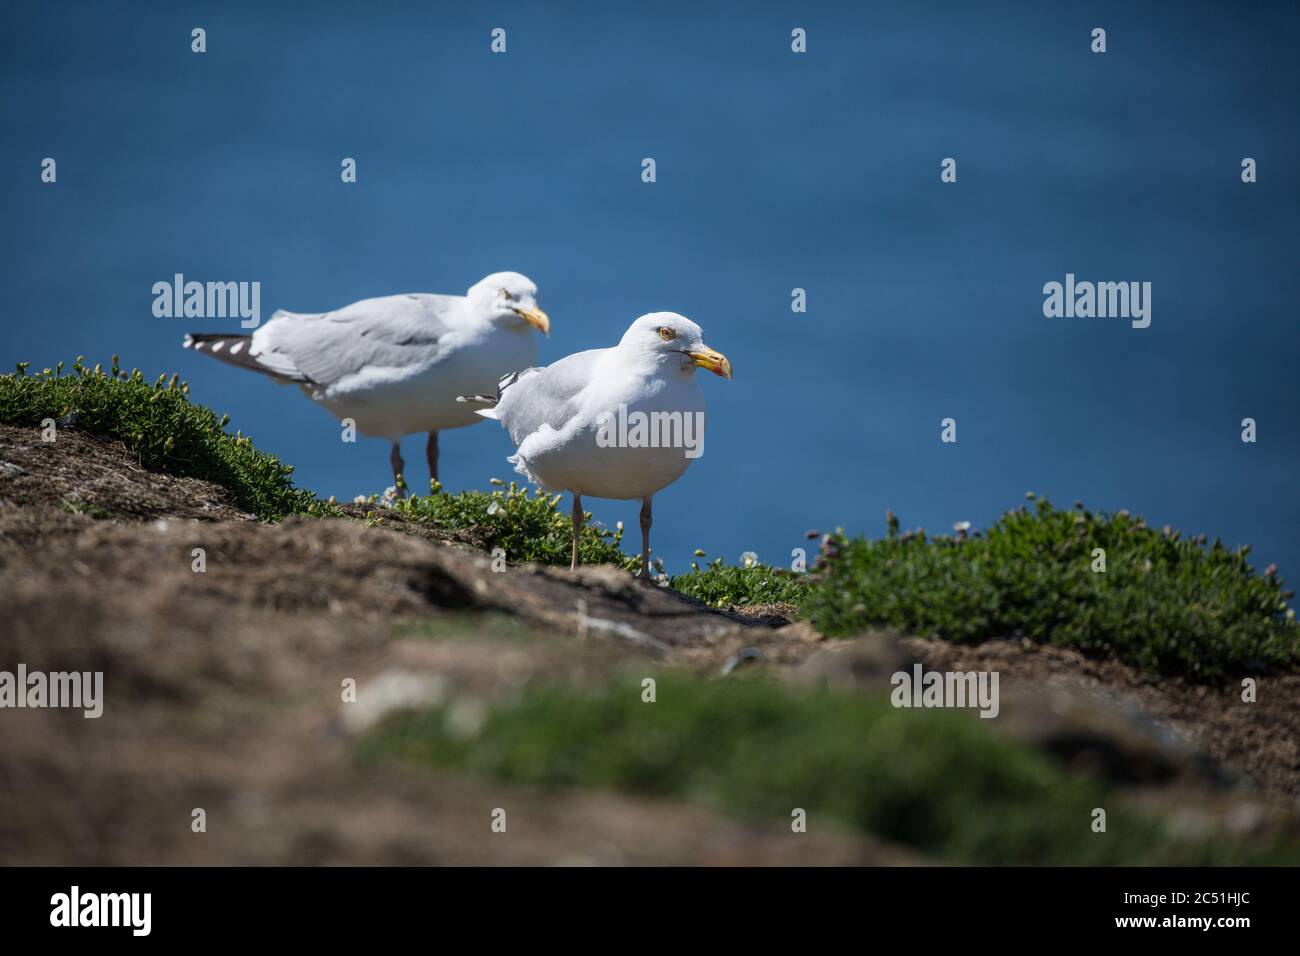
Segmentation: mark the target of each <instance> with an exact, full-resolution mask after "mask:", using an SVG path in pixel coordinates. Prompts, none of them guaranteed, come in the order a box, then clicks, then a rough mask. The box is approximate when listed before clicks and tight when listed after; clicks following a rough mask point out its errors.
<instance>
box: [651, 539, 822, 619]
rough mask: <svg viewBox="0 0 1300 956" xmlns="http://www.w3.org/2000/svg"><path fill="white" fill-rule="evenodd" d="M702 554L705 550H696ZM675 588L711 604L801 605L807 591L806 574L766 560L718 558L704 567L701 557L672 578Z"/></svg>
mask: <svg viewBox="0 0 1300 956" xmlns="http://www.w3.org/2000/svg"><path fill="white" fill-rule="evenodd" d="M696 556H697V557H703V556H704V553H703V552H702V551H696ZM671 584H672V586H673V588H675V589H676V590H678V591H680V592H681V593H682V594H689V595H690V596H691V597H693V598H695V599H697V600H699V601H703V602H704V603H705V604H707V605H709V606H710V607H727V606H729V605H736V606H739V607H745V606H749V605H753V604H794V605H798V604H799V603H800V602H801V601H802V600H803V598H804V595H805V594H806V593H807V591H808V587H809V580H808V577H807V575H805V574H801V573H798V572H795V571H787V570H785V569H784V568H773V567H769V566H768V565H766V564H758V563H752V564H740V565H735V564H726V563H724V562H723V560H722V558H715V559H714V560H713V561H711V562H710V563H709V564H706V565H705V566H704V567H700V564H699V562H698V561H694V562H692V563H691V570H690V571H688V572H686V573H685V574H679V575H677V576H676V577H674V578H673V579H672V582H671Z"/></svg>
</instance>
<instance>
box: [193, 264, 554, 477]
mask: <svg viewBox="0 0 1300 956" xmlns="http://www.w3.org/2000/svg"><path fill="white" fill-rule="evenodd" d="M530 327H531V328H533V329H537V330H538V331H539V332H541V333H542V334H544V335H549V334H550V332H551V322H550V319H548V318H547V316H546V313H545V312H543V311H542V310H541V309H539V308H538V307H537V286H535V285H534V284H533V283H532V281H531V280H529V279H528V278H526V277H525V276H521V275H520V274H519V273H518V272H495V273H493V274H492V275H490V276H488V277H487V278H486V279H483V280H482V281H480V282H478V283H477V284H476V285H474V286H471V287H470V290H469V292H468V293H466V294H465V295H463V296H462V295H432V294H428V293H418V294H415V293H412V294H407V295H389V296H384V297H382V298H378V299H362V300H361V301H360V302H353V303H352V304H351V305H345V306H344V307H343V308H341V309H337V310H335V311H333V312H320V313H313V314H307V313H297V312H285V311H284V310H283V309H281V310H279V311H277V312H276V313H275V314H274V315H272V316H271V318H270V320H269V321H268V322H267V323H266V324H265V325H264V326H262V327H261V328H260V329H258V330H257V331H256V332H254V333H253V334H252V335H225V334H221V333H199V332H195V333H192V334H190V335H187V336H186V337H185V347H186V348H193V349H194V350H195V351H196V352H207V353H208V354H210V355H211V356H212V357H213V358H216V359H220V360H221V361H223V362H229V363H230V364H231V365H240V366H243V367H244V368H249V369H252V370H253V371H255V372H261V373H262V374H263V375H268V376H270V377H271V378H273V379H275V380H276V381H278V382H281V383H285V384H295V385H298V386H300V387H301V388H302V390H303V392H305V393H306V394H307V397H309V398H310V399H311V400H312V401H314V402H316V403H317V404H319V405H323V406H324V407H325V408H327V409H329V411H330V412H332V413H333V414H334V416H335V417H337V418H339V419H340V420H342V419H345V418H350V419H352V420H353V421H354V422H355V423H356V427H357V430H358V431H360V432H361V433H362V434H363V435H374V436H378V437H381V438H387V439H388V440H389V441H390V442H392V443H393V452H392V455H391V456H390V457H389V461H390V462H391V463H392V466H393V479H394V480H395V481H396V480H397V477H398V476H399V475H401V474H402V470H403V468H404V467H405V463H404V462H403V461H402V448H401V441H402V436H403V435H408V434H410V433H411V432H422V431H427V432H428V433H429V444H428V451H427V455H428V460H429V477H430V478H431V479H433V480H435V481H436V480H437V478H438V432H440V431H443V430H445V429H448V428H461V427H463V426H465V425H473V424H474V423H475V422H477V421H478V419H477V418H476V417H475V415H474V412H473V409H469V408H466V407H465V406H464V405H463V404H458V403H457V401H456V398H457V396H460V395H465V394H467V393H469V392H473V391H474V390H476V389H477V390H483V389H487V388H491V387H492V385H493V384H494V383H496V382H497V381H498V380H499V379H500V377H501V376H502V375H504V374H505V373H507V372H509V371H511V370H512V369H518V368H522V367H524V366H526V365H529V364H531V363H533V362H536V361H537V340H536V339H535V338H533V336H532V334H531V330H530ZM398 491H399V494H400V492H401V483H400V482H398Z"/></svg>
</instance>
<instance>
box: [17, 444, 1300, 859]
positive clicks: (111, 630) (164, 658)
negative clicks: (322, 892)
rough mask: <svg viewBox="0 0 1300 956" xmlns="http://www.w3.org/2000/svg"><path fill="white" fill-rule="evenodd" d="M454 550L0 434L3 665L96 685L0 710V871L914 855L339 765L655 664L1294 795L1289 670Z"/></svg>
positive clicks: (475, 782)
mask: <svg viewBox="0 0 1300 956" xmlns="http://www.w3.org/2000/svg"><path fill="white" fill-rule="evenodd" d="M474 544H475V542H474V540H473V533H472V532H469V533H460V534H456V535H452V534H446V533H439V532H437V531H436V530H434V531H430V529H427V528H425V527H423V526H417V525H411V524H410V523H407V522H388V521H386V522H385V523H384V526H380V527H373V526H368V525H367V523H366V522H364V521H362V520H351V519H329V520H315V519H291V520H288V521H285V522H283V523H281V524H277V525H271V524H264V523H260V522H258V521H256V520H254V519H253V518H252V517H251V516H249V515H247V514H245V513H243V512H242V511H241V510H240V509H238V508H237V507H235V506H234V505H233V503H232V502H231V500H230V497H229V495H228V494H227V493H226V492H225V491H224V490H222V489H221V488H219V487H217V486H214V485H211V484H208V483H206V482H201V481H196V480H192V479H179V478H174V477H171V476H168V475H162V474H158V473H156V472H151V471H147V470H145V469H143V468H141V467H140V466H139V464H138V463H137V462H135V461H133V460H132V458H131V456H130V455H129V454H127V453H126V452H125V450H124V449H123V448H122V447H121V446H119V445H116V444H113V443H110V442H105V441H101V440H99V439H96V438H93V437H91V436H88V435H85V434H83V433H80V432H78V431H76V429H74V428H66V429H62V430H60V432H59V437H58V440H57V442H54V443H51V444H45V443H42V442H41V441H40V436H39V432H38V431H37V430H35V429H20V428H13V427H9V426H3V425H0V670H13V669H14V668H15V667H16V665H17V664H18V663H19V662H23V663H25V664H26V665H27V667H28V668H29V669H30V670H45V671H55V670H77V671H94V670H100V671H103V672H104V673H105V697H106V703H105V710H104V715H103V717H101V718H99V719H98V720H87V719H83V718H82V716H81V714H80V712H69V711H56V710H25V709H24V710H5V711H3V712H0V723H2V724H3V732H0V806H3V807H4V808H5V812H4V813H3V814H0V863H8V864H17V863H26V864H55V863H85V864H146V863H150V864H195V863H256V864H290V863H308V864H316V863H371V864H381V863H382V864H405V863H412V864H427V863H461V864H483V863H490V864H519V863H526V864H539V863H594V864H609V863H614V864H620V863H624V864H637V863H641V864H661V863H665V864H666V863H673V864H863V863H866V864H914V863H918V862H925V861H923V860H921V859H920V858H918V857H917V856H916V855H915V854H913V853H911V852H909V851H907V850H904V849H901V848H898V847H893V846H888V845H884V844H881V843H878V842H874V841H872V840H870V839H868V838H866V837H864V836H863V835H861V834H860V833H857V832H855V831H847V830H846V831H842V832H836V831H831V830H825V829H819V831H818V832H816V833H809V834H801V835H799V836H798V838H797V839H796V838H795V835H793V834H791V833H790V832H789V828H788V827H787V826H784V825H783V824H782V823H781V822H780V821H777V822H776V823H775V824H773V825H767V824H760V823H752V822H746V821H738V820H734V819H730V818H727V817H724V816H721V815H719V814H717V813H715V812H713V811H711V810H708V809H705V808H702V807H699V806H696V805H691V804H687V803H681V802H674V801H648V800H640V799H634V798H630V797H626V796H622V795H617V794H609V793H599V792H583V791H574V792H566V793H555V792H534V791H531V790H528V789H526V788H520V787H516V786H510V785H505V784H501V783H497V782H492V781H485V780H481V779H478V778H474V777H469V776H464V775H459V774H431V773H427V772H415V771H407V770H404V769H402V768H397V767H390V766H373V765H361V764H359V763H358V762H357V759H356V756H355V746H354V744H355V739H356V736H357V734H359V733H360V732H362V731H363V730H364V729H365V728H366V727H368V726H370V725H371V724H372V723H373V721H374V720H377V719H379V718H380V717H382V716H383V714H384V713H386V712H387V710H388V709H391V708H393V707H398V706H402V705H403V704H404V703H407V704H409V703H410V702H411V700H412V695H415V697H419V696H420V695H421V694H426V695H433V694H436V695H439V696H441V697H443V698H444V699H449V700H452V701H455V702H456V705H457V706H459V707H463V708H464V709H465V710H466V712H467V713H472V712H474V710H475V708H480V707H481V706H483V705H484V704H485V702H486V701H488V700H491V699H493V698H495V697H499V696H501V695H506V694H510V693H512V692H514V691H516V690H517V689H518V688H519V687H520V686H522V685H523V684H524V683H525V682H527V681H531V680H536V679H539V678H548V679H555V680H567V681H593V682H594V681H600V680H605V679H607V678H608V677H610V676H611V675H614V674H617V673H623V672H627V673H628V674H631V675H637V674H642V673H645V672H646V671H647V669H649V668H663V667H679V668H685V669H689V670H692V671H696V672H699V673H704V674H710V675H719V677H720V679H722V678H721V675H723V674H724V673H726V674H730V673H735V672H736V671H737V670H739V669H742V668H744V669H753V668H762V669H766V670H768V671H770V672H771V673H773V674H774V675H777V676H778V677H780V678H782V679H788V680H791V681H794V682H798V683H805V684H836V685H847V686H852V687H862V688H864V689H872V690H878V689H882V688H885V689H887V683H888V675H889V674H891V673H893V671H894V670H896V669H898V668H899V667H903V666H910V664H911V663H912V662H918V661H919V662H921V663H923V664H924V666H926V667H928V668H931V669H960V670H985V669H990V670H997V671H999V672H1000V674H1001V680H1002V692H1003V694H1004V695H1005V699H1006V704H1005V710H1006V712H1007V719H1006V720H996V721H989V723H990V724H995V725H998V729H1004V730H1005V732H1008V733H1013V734H1017V735H1019V736H1021V737H1022V738H1023V739H1026V740H1029V741H1031V742H1032V743H1034V744H1035V745H1036V746H1041V747H1043V748H1045V749H1047V750H1048V751H1050V752H1052V753H1053V754H1055V755H1056V756H1058V757H1059V758H1060V759H1062V760H1064V761H1067V762H1080V763H1084V764H1087V765H1088V766H1089V767H1090V768H1091V769H1094V770H1099V771H1100V772H1103V773H1106V774H1109V775H1110V776H1111V777H1112V778H1113V779H1114V780H1116V781H1117V782H1119V783H1121V784H1124V785H1131V786H1133V787H1135V788H1138V789H1145V790H1146V791H1149V792H1150V793H1151V794H1152V799H1153V800H1156V801H1160V800H1165V801H1166V802H1172V801H1173V800H1174V798H1176V799H1177V802H1178V804H1179V805H1182V806H1189V807H1199V808H1201V810H1202V811H1203V813H1204V814H1209V815H1213V816H1214V818H1215V819H1216V820H1218V821H1219V822H1222V821H1223V820H1225V819H1227V820H1230V821H1235V822H1233V825H1234V826H1237V827H1238V828H1240V829H1245V830H1250V829H1251V828H1258V827H1264V826H1272V825H1276V824H1277V822H1278V820H1279V819H1281V818H1283V817H1288V818H1289V815H1291V814H1292V813H1293V811H1294V807H1295V801H1296V800H1297V798H1300V707H1297V703H1298V702H1300V675H1295V674H1289V675H1281V676H1277V677H1272V678H1264V679H1261V680H1260V682H1259V691H1258V694H1259V700H1258V702H1257V703H1254V704H1245V703H1242V702H1241V699H1240V697H1241V690H1240V687H1239V686H1237V685H1235V684H1234V685H1228V686H1224V687H1217V688H1216V687H1204V686H1194V685H1189V684H1186V683H1184V682H1180V681H1170V680H1155V679H1153V678H1150V677H1148V676H1146V675H1143V674H1141V673H1140V672H1137V671H1135V670H1133V669H1131V668H1127V667H1125V666H1123V665H1120V664H1116V663H1113V662H1103V661H1094V660H1089V659H1086V658H1083V657H1082V656H1080V655H1078V654H1075V653H1073V652H1071V651H1066V650H1062V649H1059V648H1052V647H1037V646H1033V645H1024V644H1020V643H1014V642H1006V641H999V642H990V643H986V644H982V645H978V646H973V647H964V646H955V645H951V644H947V643H943V642H935V641H925V640H920V639H917V638H907V637H897V636H890V635H863V636H862V637H861V638H859V639H857V640H853V641H828V640H823V639H822V638H821V636H820V635H818V634H817V633H816V632H815V631H813V630H812V629H811V628H810V627H809V626H808V625H807V624H803V623H790V616H791V613H792V610H793V609H791V608H788V607H782V606H771V607H765V608H750V609H745V610H740V609H733V610H732V611H730V612H718V611H714V610H711V609H709V608H706V607H704V606H702V605H700V604H699V603H698V602H695V601H692V600H690V599H687V598H684V597H682V596H681V595H678V594H676V593H675V592H671V591H668V590H665V589H660V588H654V587H645V586H642V585H639V584H637V583H635V582H634V581H633V580H632V579H631V578H630V577H628V576H627V575H626V574H624V573H622V572H619V571H617V570H615V569H613V568H586V569H582V570H581V571H580V572H579V573H578V574H576V575H571V574H569V573H568V572H567V571H562V570H556V569H549V568H541V567H534V566H523V567H519V568H511V569H509V570H508V571H507V572H506V573H504V574H503V573H495V572H493V571H492V568H491V561H490V559H489V557H488V556H487V555H485V554H483V553H482V552H481V551H479V550H477V549H476V548H475V547H474ZM195 549H202V552H203V557H204V561H205V570H203V571H201V572H199V571H196V570H194V561H195ZM348 679H352V680H355V681H356V684H357V687H358V689H359V694H358V697H359V702H358V703H356V704H347V703H344V702H343V700H342V687H343V684H344V682H345V681H347V680H348ZM363 703H364V704H365V706H362V704H363ZM497 808H501V809H504V810H505V811H506V812H507V817H508V821H509V823H508V837H507V836H506V835H504V834H498V833H493V832H492V830H491V828H490V826H489V824H490V822H491V815H492V812H493V811H494V810H495V809H497ZM196 810H202V811H203V814H204V816H205V818H206V832H200V833H196V832H194V831H193V830H192V821H193V820H194V816H195V811H196Z"/></svg>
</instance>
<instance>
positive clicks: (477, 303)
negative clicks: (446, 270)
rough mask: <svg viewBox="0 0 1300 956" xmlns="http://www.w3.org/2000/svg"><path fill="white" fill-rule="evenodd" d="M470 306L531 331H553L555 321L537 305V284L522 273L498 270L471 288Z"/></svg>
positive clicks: (494, 319) (499, 321)
mask: <svg viewBox="0 0 1300 956" xmlns="http://www.w3.org/2000/svg"><path fill="white" fill-rule="evenodd" d="M466 298H468V299H469V307H470V309H471V310H472V311H473V312H474V313H475V314H476V315H478V316H480V317H482V318H483V319H485V320H487V321H489V322H494V323H497V324H500V325H505V326H508V327H515V328H518V330H519V331H521V332H526V331H528V327H529V326H532V327H533V328H535V329H536V330H537V331H539V332H541V333H542V334H543V335H550V334H551V320H550V318H548V317H547V315H546V313H545V312H543V311H542V310H541V309H539V308H538V307H537V286H536V285H534V284H533V280H531V279H529V278H528V277H527V276H522V275H520V274H519V273H518V272H494V273H492V274H491V275H490V276H487V277H486V278H484V279H480V280H479V281H478V282H476V283H474V284H473V285H472V286H470V287H469V292H468V293H466Z"/></svg>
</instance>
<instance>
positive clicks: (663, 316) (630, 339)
mask: <svg viewBox="0 0 1300 956" xmlns="http://www.w3.org/2000/svg"><path fill="white" fill-rule="evenodd" d="M618 347H619V348H620V349H628V350H632V351H635V352H636V353H637V354H638V355H646V356H650V357H652V358H653V359H654V360H655V361H656V362H659V363H660V364H669V365H676V366H677V367H678V368H680V369H681V370H682V372H683V373H690V372H694V371H695V369H696V368H707V369H708V370H709V371H710V372H712V373H713V374H715V375H721V376H722V377H723V378H731V362H730V361H728V359H727V357H726V356H725V355H723V354H722V353H721V352H716V351H714V350H713V349H711V348H709V347H708V346H707V345H705V344H704V330H703V329H701V328H700V327H699V326H698V325H696V324H695V323H694V322H692V321H691V320H690V319H688V318H686V316H684V315H678V314H677V313H676V312H651V313H650V314H649V315H643V316H641V318H639V319H637V320H636V321H635V322H633V323H632V324H631V326H629V327H628V330H627V331H626V332H624V333H623V338H622V340H621V341H620V342H619V343H618Z"/></svg>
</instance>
